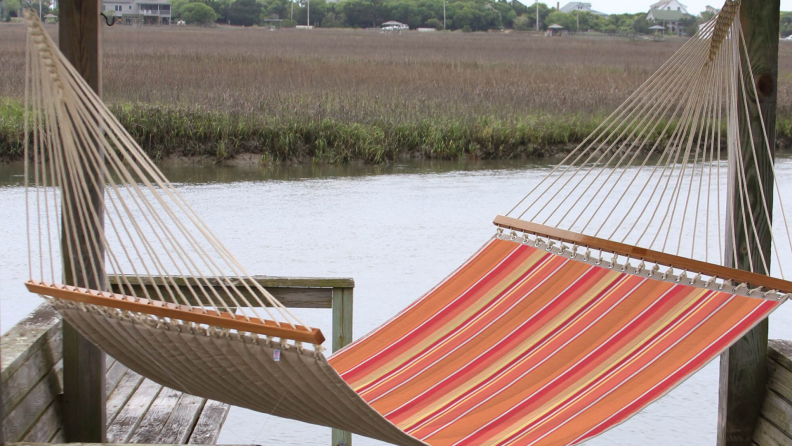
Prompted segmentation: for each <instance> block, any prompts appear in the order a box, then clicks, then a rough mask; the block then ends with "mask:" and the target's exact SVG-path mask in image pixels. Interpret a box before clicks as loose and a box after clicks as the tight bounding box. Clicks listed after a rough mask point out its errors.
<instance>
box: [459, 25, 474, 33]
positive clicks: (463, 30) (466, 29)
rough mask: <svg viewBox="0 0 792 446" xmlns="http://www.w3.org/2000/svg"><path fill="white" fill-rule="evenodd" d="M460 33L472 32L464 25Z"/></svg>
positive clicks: (468, 26)
mask: <svg viewBox="0 0 792 446" xmlns="http://www.w3.org/2000/svg"><path fill="white" fill-rule="evenodd" d="M462 32H463V33H472V32H473V30H472V29H470V25H465V26H463V27H462Z"/></svg>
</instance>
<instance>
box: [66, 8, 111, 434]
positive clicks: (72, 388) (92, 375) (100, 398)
mask: <svg viewBox="0 0 792 446" xmlns="http://www.w3.org/2000/svg"><path fill="white" fill-rule="evenodd" d="M59 6H60V15H59V19H60V25H59V27H58V39H59V44H60V49H61V51H62V52H63V54H64V55H65V56H66V58H67V59H68V60H69V62H71V64H72V65H74V67H75V68H76V70H77V72H79V73H80V75H82V77H83V78H85V80H86V81H87V82H88V85H90V86H91V88H93V90H94V91H95V92H96V93H97V94H98V95H99V96H100V97H101V95H102V63H101V60H102V59H101V58H102V39H101V22H100V15H99V14H100V13H101V11H102V9H103V8H102V0H64V1H61V2H60V5H59ZM83 165H84V166H86V167H87V166H88V165H89V163H87V162H86V163H83ZM86 174H87V175H94V176H95V177H97V178H100V180H99V181H97V182H96V184H104V180H103V178H101V175H102V174H101V172H91V171H90V170H89V169H86ZM85 181H88V179H86V180H85ZM88 184H91V182H90V181H88ZM75 192H76V191H74V190H69V188H68V187H66V188H64V190H62V194H63V195H64V197H65V196H66V195H68V194H71V195H72V196H74V195H75ZM91 192H92V193H91V198H90V199H91V202H92V203H93V206H94V209H95V210H96V212H97V213H98V214H99V215H102V210H103V209H104V206H103V202H104V191H103V190H102V189H101V188H97V189H95V190H93V191H91ZM72 203H73V204H72V206H63V209H64V215H66V214H67V213H68V212H72V213H73V215H77V212H76V207H73V206H76V205H75V204H74V199H72ZM64 204H65V201H64ZM69 208H71V209H69ZM63 227H64V228H65V227H66V226H65V225H64V226H63ZM93 230H95V231H98V230H101V228H93ZM69 237H70V235H69V234H68V231H64V234H63V237H62V239H63V240H64V244H65V243H71V245H72V246H74V247H75V249H74V250H73V251H72V252H71V254H72V255H71V256H70V255H64V256H63V266H64V268H63V271H64V283H66V284H69V285H74V286H84V287H88V288H93V289H98V290H101V289H102V287H103V286H104V282H105V281H104V271H85V274H82V271H80V268H79V266H78V265H80V264H81V262H79V259H80V257H82V259H83V262H82V263H83V264H85V265H90V262H89V261H88V260H89V258H90V256H91V255H93V256H94V260H98V259H97V257H103V256H104V253H103V252H99V253H96V252H94V253H93V254H91V252H90V249H89V248H88V246H89V245H90V244H89V243H86V242H87V238H88V237H89V234H86V233H82V234H81V235H80V236H78V237H77V239H76V240H75V239H71V240H68V241H67V238H69ZM62 252H63V253H67V252H69V251H68V250H62ZM98 263H100V264H101V262H98ZM83 277H90V278H91V281H95V282H96V283H85V282H86V281H85V280H83ZM63 369H64V372H63V381H64V397H63V401H64V405H63V408H64V411H63V414H64V435H65V438H66V440H67V441H68V442H92V443H103V442H104V441H105V437H106V430H107V426H106V422H105V417H106V416H105V355H104V353H103V352H102V351H101V350H99V348H98V347H96V346H95V345H93V344H92V343H91V342H90V341H88V340H87V339H86V338H84V337H83V336H82V335H81V334H80V333H79V332H78V331H77V330H76V329H75V328H74V327H72V326H71V325H69V324H68V323H64V324H63Z"/></svg>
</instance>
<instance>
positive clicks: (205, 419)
mask: <svg viewBox="0 0 792 446" xmlns="http://www.w3.org/2000/svg"><path fill="white" fill-rule="evenodd" d="M230 410H231V406H229V405H228V404H224V403H221V402H218V401H211V400H210V401H207V402H206V404H205V405H204V407H203V411H202V412H201V416H200V418H198V421H197V422H196V423H195V428H194V429H193V431H192V435H191V436H190V440H189V441H188V444H215V443H217V439H218V438H219V437H220V429H222V427H223V423H225V420H226V417H228V412H229V411H230Z"/></svg>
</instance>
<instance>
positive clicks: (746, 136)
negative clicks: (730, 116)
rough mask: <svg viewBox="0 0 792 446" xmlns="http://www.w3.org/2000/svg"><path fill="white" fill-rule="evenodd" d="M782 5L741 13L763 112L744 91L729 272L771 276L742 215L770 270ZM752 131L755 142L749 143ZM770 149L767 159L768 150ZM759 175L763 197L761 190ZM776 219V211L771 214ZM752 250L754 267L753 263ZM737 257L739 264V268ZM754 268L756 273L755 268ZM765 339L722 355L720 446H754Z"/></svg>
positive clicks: (759, 0) (747, 4)
mask: <svg viewBox="0 0 792 446" xmlns="http://www.w3.org/2000/svg"><path fill="white" fill-rule="evenodd" d="M779 11H780V1H779V0H743V1H742V7H741V10H740V20H741V22H742V29H743V33H744V34H745V43H746V46H747V51H748V56H749V58H750V59H751V66H750V67H747V66H743V71H744V72H745V76H746V77H747V79H745V82H746V83H748V82H751V78H750V75H749V74H748V71H746V70H752V72H753V74H754V76H755V79H756V85H755V87H756V91H757V94H758V100H759V104H760V106H759V107H757V104H756V99H757V98H756V97H755V95H754V94H753V91H754V89H753V88H752V87H750V86H749V87H748V88H746V86H745V85H740V88H741V89H742V90H743V91H746V92H747V93H746V97H747V98H748V101H747V102H748V112H747V113H746V112H745V106H744V105H743V104H742V103H741V104H739V107H738V109H739V112H740V113H739V124H740V141H741V145H742V153H741V154H738V155H737V156H741V158H742V162H743V165H744V168H745V177H746V180H747V186H748V187H747V189H748V194H749V197H747V198H748V202H749V203H747V204H746V205H743V206H741V205H740V199H739V196H740V194H739V192H738V189H737V187H738V186H737V184H738V182H737V179H736V176H735V175H736V173H735V171H736V169H732V172H731V173H730V174H731V176H732V178H729V200H730V201H731V202H732V203H735V204H734V209H735V212H734V215H733V216H732V218H731V220H730V221H727V225H729V226H728V227H727V230H726V233H727V234H731V233H732V232H730V231H731V230H732V228H733V230H734V234H735V236H736V243H733V242H732V240H731V237H727V243H726V259H727V264H726V266H729V267H733V268H738V269H742V270H750V269H753V270H754V271H757V272H761V273H765V274H769V271H765V270H764V267H763V266H762V261H761V255H760V254H759V249H758V248H757V247H756V243H749V242H753V240H749V239H747V238H746V231H745V228H744V226H743V214H745V215H744V217H745V220H746V221H749V222H750V221H751V220H753V221H754V222H755V224H756V228H757V232H758V235H759V240H760V243H761V247H762V251H763V252H764V254H765V256H764V257H765V260H766V262H767V265H770V257H771V247H770V246H771V238H770V231H769V229H770V228H769V224H768V222H767V218H766V217H765V215H764V212H765V209H764V205H763V204H762V202H763V200H767V203H768V206H772V204H773V176H772V172H771V168H770V166H771V162H772V156H773V151H774V149H775V137H776V98H777V93H776V85H777V79H778V35H779V21H780V14H779ZM762 118H763V120H764V123H765V125H766V129H767V138H768V141H765V136H764V132H763V130H762V124H761V122H762V121H761V120H762ZM749 130H751V131H752V133H753V141H751V138H752V136H751V132H750V131H749ZM752 142H753V145H754V146H755V147H756V158H758V159H755V158H754V156H753V150H752ZM768 143H769V146H770V148H771V151H770V154H768V153H767V149H766V146H765V144H768ZM729 156H732V154H729ZM759 175H761V181H762V185H763V188H764V193H765V196H764V197H762V193H761V190H760V187H759V181H760V179H759ZM770 211H771V212H770V214H771V215H772V209H770ZM747 233H748V235H749V236H750V238H753V237H754V234H753V229H752V227H751V225H750V223H749V228H748V231H747ZM749 249H750V250H751V257H752V259H753V262H752V263H753V265H751V262H750V260H749ZM735 253H736V262H735ZM752 267H753V268H752ZM767 333H768V322H767V321H766V320H765V321H764V322H762V323H761V324H759V325H758V326H757V327H756V328H754V329H753V330H752V331H751V332H749V333H748V334H747V335H746V336H745V337H744V338H742V339H740V340H739V341H737V343H736V344H734V346H732V347H731V348H730V349H729V350H728V351H726V352H725V353H724V354H723V355H721V362H720V392H719V396H720V402H719V407H718V446H750V445H751V443H752V439H753V433H754V428H755V427H756V423H757V420H758V419H759V413H760V411H761V408H762V402H763V400H764V397H765V392H766V383H767V369H766V367H767V366H766V363H767Z"/></svg>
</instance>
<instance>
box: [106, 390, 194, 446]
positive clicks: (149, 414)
mask: <svg viewBox="0 0 792 446" xmlns="http://www.w3.org/2000/svg"><path fill="white" fill-rule="evenodd" d="M180 398H181V393H180V392H178V391H176V390H173V389H171V388H168V387H163V388H162V390H161V391H160V392H159V394H158V395H157V397H156V398H155V399H154V401H153V402H152V403H151V405H150V406H149V408H148V410H147V411H146V413H145V414H144V415H143V418H142V419H141V420H140V424H139V425H138V427H137V428H136V429H135V430H134V432H133V433H132V435H131V436H130V437H129V440H128V441H124V443H157V442H156V441H154V439H156V438H157V437H158V436H159V434H160V432H161V431H162V428H163V427H164V426H165V423H166V422H167V421H168V418H170V415H171V413H173V411H174V410H175V409H176V403H178V402H179V399H180ZM117 421H118V419H116V422H117Z"/></svg>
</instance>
